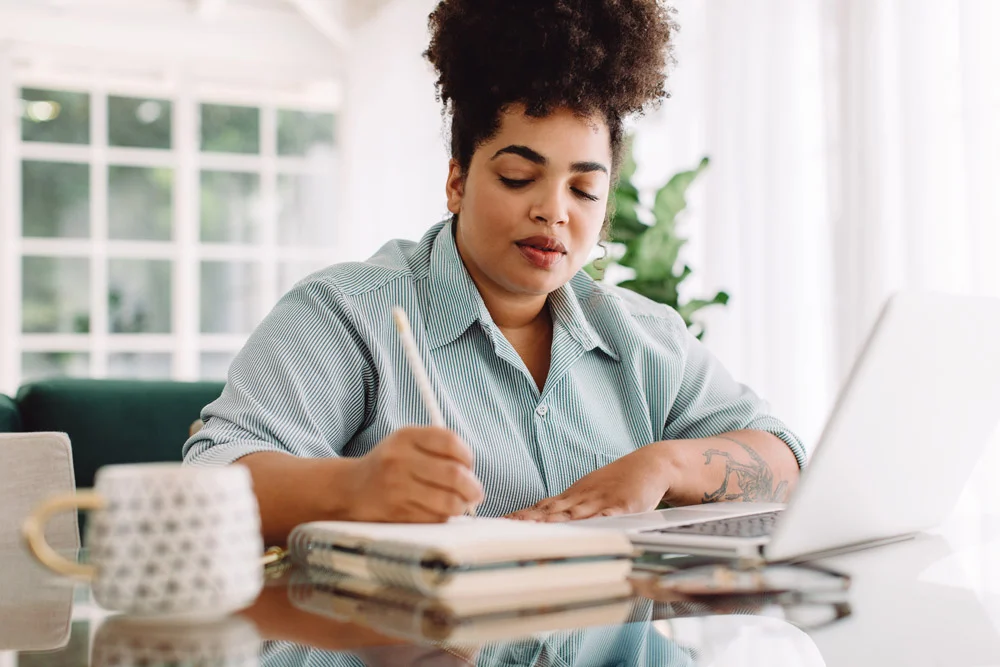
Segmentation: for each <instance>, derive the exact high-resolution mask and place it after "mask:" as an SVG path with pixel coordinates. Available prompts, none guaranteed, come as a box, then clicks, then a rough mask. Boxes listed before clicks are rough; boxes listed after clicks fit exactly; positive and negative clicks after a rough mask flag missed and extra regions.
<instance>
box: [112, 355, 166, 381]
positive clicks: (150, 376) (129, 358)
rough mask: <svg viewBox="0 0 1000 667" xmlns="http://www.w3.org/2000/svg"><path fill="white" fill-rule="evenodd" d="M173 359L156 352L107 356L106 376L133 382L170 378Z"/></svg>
mask: <svg viewBox="0 0 1000 667" xmlns="http://www.w3.org/2000/svg"><path fill="white" fill-rule="evenodd" d="M172 363H173V359H172V357H171V355H169V354H161V353H158V352H116V353H114V354H109V355H108V375H109V376H110V377H113V378H125V379H134V380H161V379H165V378H169V377H170V366H171V364H172Z"/></svg>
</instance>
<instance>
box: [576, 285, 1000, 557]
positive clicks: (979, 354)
mask: <svg viewBox="0 0 1000 667" xmlns="http://www.w3.org/2000/svg"><path fill="white" fill-rule="evenodd" d="M998 421H1000V299H992V298H987V297H972V296H955V295H943V294H928V293H913V292H901V293H898V294H896V295H894V296H893V297H891V298H890V299H889V300H888V301H887V302H886V304H885V306H884V307H883V309H882V312H881V314H880V315H879V317H878V319H877V321H876V323H875V326H874V327H873V330H872V332H871V334H870V336H869V338H868V340H867V342H866V343H865V345H864V347H863V349H862V351H861V354H860V355H859V357H858V359H857V361H856V362H855V364H854V367H853V369H852V370H851V373H850V375H849V377H848V379H847V382H846V383H845V385H844V387H843V389H842V390H841V392H840V396H839V397H838V399H837V402H836V404H835V406H834V408H833V411H832V413H831V414H830V417H829V420H828V421H827V424H826V427H825V428H824V430H823V433H822V435H821V437H820V440H819V442H818V443H817V445H816V447H815V449H814V452H813V456H812V458H811V460H810V462H809V465H808V466H807V467H806V469H804V470H803V471H802V474H801V476H800V478H799V483H798V485H797V487H796V489H795V491H794V493H793V495H792V497H791V498H790V500H789V503H788V504H787V505H783V504H777V503H714V504H705V505H697V506H691V507H679V508H673V509H666V510H659V511H655V512H645V513H641V514H631V515H626V516H621V517H607V518H596V519H587V520H584V521H579V522H576V523H579V524H588V525H592V526H595V527H597V526H600V527H605V528H612V529H618V530H624V531H626V532H627V533H628V534H629V537H630V538H631V539H632V542H633V544H635V545H636V546H637V547H639V548H641V549H643V550H644V551H647V552H662V553H676V554H690V555H704V556H719V557H725V558H742V559H748V560H754V561H766V562H782V561H790V560H802V559H805V558H811V557H818V556H820V555H829V554H831V553H836V552H841V551H850V550H855V549H860V548H866V547H870V546H875V545H877V544H882V543H885V542H891V541H896V540H899V539H904V538H906V537H910V536H912V535H913V534H915V533H917V532H919V531H921V530H925V529H927V528H931V527H933V526H935V525H937V524H939V523H940V522H941V521H942V520H944V518H945V517H946V516H947V515H948V513H949V512H950V511H951V509H952V508H953V507H954V505H955V503H956V502H957V500H958V497H959V495H960V493H961V492H962V489H963V488H964V486H965V484H966V482H967V481H968V479H969V477H970V475H971V473H972V470H973V468H974V467H975V465H976V463H977V461H978V460H979V458H980V456H981V454H982V453H983V450H984V448H985V446H986V444H987V443H988V442H990V440H991V437H992V436H993V435H994V432H995V431H996V427H997V423H998Z"/></svg>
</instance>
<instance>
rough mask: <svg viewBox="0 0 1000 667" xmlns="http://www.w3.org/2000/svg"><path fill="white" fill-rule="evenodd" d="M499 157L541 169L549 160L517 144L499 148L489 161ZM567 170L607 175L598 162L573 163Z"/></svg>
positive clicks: (603, 167)
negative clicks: (504, 156) (522, 161)
mask: <svg viewBox="0 0 1000 667" xmlns="http://www.w3.org/2000/svg"><path fill="white" fill-rule="evenodd" d="M501 155H517V156H519V157H523V158H524V159H525V160H527V161H529V162H533V163H535V164H537V165H541V166H543V167H544V166H545V165H547V164H548V163H549V159H548V158H547V157H545V156H544V155H542V154H541V153H539V152H538V151H536V150H534V149H532V148H528V147H527V146H521V145H518V144H512V145H510V146H507V147H506V148H501V149H500V150H498V151H497V152H496V153H494V154H493V157H491V158H490V161H493V160H496V159H497V158H498V157H500V156H501ZM569 169H570V171H572V172H573V173H576V174H586V173H589V172H592V171H603V172H604V173H605V174H607V173H608V168H607V167H605V166H604V165H603V164H601V163H600V162H574V163H573V164H571V165H570V166H569Z"/></svg>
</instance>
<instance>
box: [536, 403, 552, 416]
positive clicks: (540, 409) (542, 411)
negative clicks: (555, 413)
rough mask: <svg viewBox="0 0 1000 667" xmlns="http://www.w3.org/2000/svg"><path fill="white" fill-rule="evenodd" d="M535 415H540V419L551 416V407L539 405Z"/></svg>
mask: <svg viewBox="0 0 1000 667" xmlns="http://www.w3.org/2000/svg"><path fill="white" fill-rule="evenodd" d="M535 414H536V415H538V416H539V417H544V416H545V415H547V414H549V406H547V405H539V406H538V407H537V408H535Z"/></svg>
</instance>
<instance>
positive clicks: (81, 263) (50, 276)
mask: <svg viewBox="0 0 1000 667" xmlns="http://www.w3.org/2000/svg"><path fill="white" fill-rule="evenodd" d="M21 281H22V282H21V295H22V303H21V314H22V323H21V330H22V331H23V332H24V333H89V332H90V260H88V259H81V258H76V257H25V258H23V259H22V260H21Z"/></svg>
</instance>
